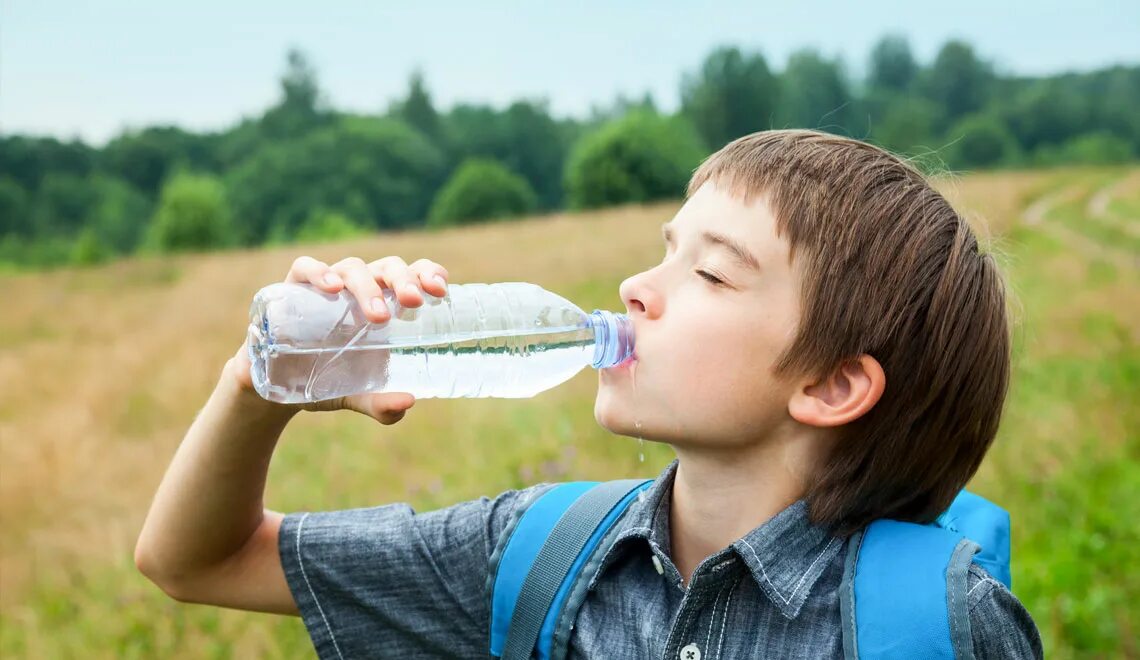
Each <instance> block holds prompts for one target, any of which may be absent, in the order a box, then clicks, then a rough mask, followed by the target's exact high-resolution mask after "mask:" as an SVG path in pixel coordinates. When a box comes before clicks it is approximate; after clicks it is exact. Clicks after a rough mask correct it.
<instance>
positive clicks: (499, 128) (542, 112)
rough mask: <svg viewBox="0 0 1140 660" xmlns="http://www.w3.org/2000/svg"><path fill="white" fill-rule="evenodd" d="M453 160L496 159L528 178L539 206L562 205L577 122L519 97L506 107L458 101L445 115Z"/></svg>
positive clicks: (540, 104) (456, 161) (542, 105)
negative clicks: (558, 117) (565, 166)
mask: <svg viewBox="0 0 1140 660" xmlns="http://www.w3.org/2000/svg"><path fill="white" fill-rule="evenodd" d="M443 125H444V133H445V140H444V141H445V143H446V145H447V149H448V152H449V153H448V159H449V160H450V161H451V163H453V164H456V165H457V164H459V163H462V162H463V161H465V160H467V159H469V158H490V159H493V160H496V161H498V162H500V163H502V164H503V165H505V166H506V167H507V168H508V169H510V170H511V171H513V172H517V173H518V174H519V175H521V176H522V177H523V178H525V179H526V180H527V183H528V184H530V186H531V188H533V189H534V191H535V193H536V194H537V195H538V201H539V207H540V208H543V209H552V208H557V207H559V206H561V205H562V197H563V193H562V167H563V163H564V162H565V160H566V154H567V152H568V150H569V145H570V143H571V141H572V140H573V139H574V138H575V137H577V135H576V130H575V129H576V127H575V126H574V125H573V123H572V122H561V123H560V122H557V121H555V120H554V119H553V118H552V117H551V116H550V114H549V112H548V111H547V108H546V105H545V104H544V103H535V102H530V101H517V102H515V103H512V104H511V105H510V106H508V107H507V109H506V110H504V111H502V112H500V111H497V110H495V109H493V108H490V107H487V106H473V105H462V104H461V105H457V106H455V107H454V108H453V109H452V110H451V112H450V113H448V114H447V116H446V117H445V118H444V121H443Z"/></svg>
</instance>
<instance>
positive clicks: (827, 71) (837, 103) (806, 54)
mask: <svg viewBox="0 0 1140 660" xmlns="http://www.w3.org/2000/svg"><path fill="white" fill-rule="evenodd" d="M853 101H854V99H853V97H852V95H851V90H850V89H849V88H848V86H847V81H846V80H845V79H844V75H843V70H842V67H841V66H840V63H839V61H838V60H829V59H825V58H823V57H822V56H821V55H820V54H819V53H818V52H816V51H814V50H810V49H805V50H800V51H797V52H795V53H792V55H791V57H789V58H788V66H787V68H786V69H785V70H784V74H783V76H781V87H780V103H779V110H778V112H777V117H779V121H778V122H777V124H778V125H779V126H782V127H788V128H819V129H822V130H827V131H830V132H832V133H840V134H848V133H850V132H852V131H851V129H852V124H853V121H854V116H855V115H854V112H853V111H854V108H853V107H852V102H853Z"/></svg>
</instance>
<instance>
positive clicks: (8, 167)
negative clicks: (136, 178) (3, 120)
mask: <svg viewBox="0 0 1140 660" xmlns="http://www.w3.org/2000/svg"><path fill="white" fill-rule="evenodd" d="M95 157H96V152H95V150H94V149H92V148H91V147H89V146H87V145H86V144H84V143H82V142H80V141H78V140H72V141H71V142H61V141H59V140H57V139H55V138H40V137H27V136H23V135H10V136H3V135H0V176H7V177H10V178H11V179H13V180H15V181H16V183H18V184H19V185H20V187H22V188H23V189H24V190H27V191H28V192H29V193H35V192H36V191H37V190H38V189H39V187H40V183H41V182H42V181H43V179H44V178H45V177H47V176H48V175H49V174H57V175H70V176H76V177H85V176H87V175H88V174H89V173H90V172H91V170H92V169H93V168H94V165H95Z"/></svg>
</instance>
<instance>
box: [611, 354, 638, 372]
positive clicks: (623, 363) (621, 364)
mask: <svg viewBox="0 0 1140 660" xmlns="http://www.w3.org/2000/svg"><path fill="white" fill-rule="evenodd" d="M634 362H637V353H630V354H629V357H627V358H626V359H624V360H622V361H621V362H619V363H617V364H615V365H614V366H613V368H614V369H624V368H626V367H628V366H629V365H631V364H633V363H634Z"/></svg>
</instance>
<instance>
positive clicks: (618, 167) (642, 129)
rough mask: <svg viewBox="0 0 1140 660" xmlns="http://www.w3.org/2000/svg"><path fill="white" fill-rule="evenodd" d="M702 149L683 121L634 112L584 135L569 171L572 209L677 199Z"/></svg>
mask: <svg viewBox="0 0 1140 660" xmlns="http://www.w3.org/2000/svg"><path fill="white" fill-rule="evenodd" d="M702 153H703V149H702V148H701V142H700V138H698V137H697V134H696V131H695V130H694V129H693V127H692V125H691V124H690V123H689V122H688V121H686V120H684V119H682V118H680V117H662V116H660V115H657V114H653V113H651V112H647V111H643V110H642V111H635V112H631V113H630V114H628V115H626V116H625V117H622V118H621V119H617V120H615V121H612V122H610V123H608V124H606V125H604V126H602V127H601V128H599V129H598V130H596V131H595V132H593V133H590V134H588V135H586V136H584V137H583V138H582V139H581V140H579V141H578V144H576V145H575V147H574V149H573V151H572V152H571V154H570V160H569V162H568V164H567V166H566V191H567V197H568V200H569V202H570V206H571V207H573V208H579V209H581V208H594V207H599V206H608V205H612V204H622V203H625V202H647V201H651V200H655V199H667V198H678V197H681V196H682V195H683V194H684V191H685V185H686V183H688V180H689V176H690V175H691V174H692V171H693V169H694V168H695V167H696V166H697V165H698V164H699V163H700V160H701V156H702Z"/></svg>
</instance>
